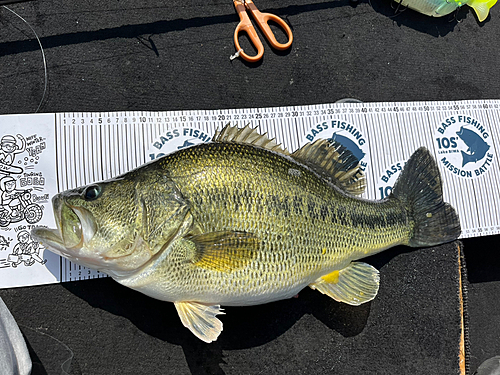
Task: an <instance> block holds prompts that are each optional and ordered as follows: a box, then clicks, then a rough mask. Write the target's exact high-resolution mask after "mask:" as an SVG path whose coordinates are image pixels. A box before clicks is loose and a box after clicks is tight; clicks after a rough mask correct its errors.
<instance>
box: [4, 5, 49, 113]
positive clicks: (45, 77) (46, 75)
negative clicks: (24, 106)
mask: <svg viewBox="0 0 500 375" xmlns="http://www.w3.org/2000/svg"><path fill="white" fill-rule="evenodd" d="M3 7H4V8H5V9H7V10H8V11H9V12H11V13H13V14H14V15H15V16H17V17H19V18H20V19H21V21H23V22H24V23H25V24H26V25H28V27H29V28H30V29H31V31H32V32H33V34H35V38H36V40H37V41H38V44H39V45H40V50H41V51H42V59H43V71H44V87H43V95H42V99H41V100H40V103H39V104H38V107H37V109H36V111H35V113H36V112H38V110H39V109H40V107H41V106H42V103H43V101H44V100H45V95H46V93H47V86H48V74H47V60H46V59H45V51H44V50H43V47H42V42H41V41H40V38H39V37H38V34H37V33H36V31H35V29H33V27H31V25H30V24H29V23H28V21H26V20H25V19H24V18H23V17H21V16H20V15H19V14H17V13H16V12H14V11H13V10H12V9H10V8H8V7H6V6H5V5H4V6H3Z"/></svg>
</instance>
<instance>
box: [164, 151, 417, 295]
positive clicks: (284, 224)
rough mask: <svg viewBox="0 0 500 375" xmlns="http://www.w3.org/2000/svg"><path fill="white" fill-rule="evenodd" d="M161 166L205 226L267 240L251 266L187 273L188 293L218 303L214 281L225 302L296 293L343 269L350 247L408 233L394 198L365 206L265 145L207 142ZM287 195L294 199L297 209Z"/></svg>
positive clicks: (369, 246)
mask: <svg viewBox="0 0 500 375" xmlns="http://www.w3.org/2000/svg"><path fill="white" fill-rule="evenodd" d="M158 165H159V166H161V168H163V169H164V170H166V171H169V172H168V173H169V176H170V178H171V179H172V180H173V181H174V182H175V184H176V185H177V186H179V187H182V188H181V189H180V190H181V192H182V194H183V196H184V197H185V199H186V200H187V201H188V202H190V210H191V214H192V215H193V219H194V221H195V222H196V223H197V224H198V225H199V226H200V227H201V228H202V231H203V232H206V233H208V232H218V231H223V230H228V229H230V230H234V231H245V232H249V233H255V234H256V236H257V237H258V238H259V239H261V241H262V242H261V248H260V250H259V251H258V252H257V254H256V258H255V259H254V260H253V261H252V263H250V264H249V266H248V267H245V268H243V269H237V270H235V271H233V272H232V273H230V274H227V273H224V272H217V271H214V270H205V269H201V270H200V269H198V270H196V272H200V273H201V274H204V275H196V276H194V275H193V277H192V278H191V277H189V279H191V280H196V282H195V281H191V283H192V286H191V288H192V289H193V290H192V294H190V295H189V296H188V297H187V298H189V299H196V300H198V301H203V302H214V301H210V300H206V298H207V295H212V294H213V293H211V292H212V291H211V288H213V287H214V285H216V286H217V288H218V290H217V296H218V297H217V298H218V301H219V302H220V303H223V304H226V305H229V304H231V303H238V304H240V303H241V302H242V301H241V300H243V299H248V294H251V295H252V296H260V295H264V294H265V293H266V292H267V291H268V290H270V289H272V290H273V291H276V288H280V289H282V290H283V293H285V294H287V293H288V294H289V293H295V292H296V288H297V287H299V286H301V285H302V286H303V285H307V284H308V283H310V282H312V281H314V280H315V279H316V278H318V277H319V276H321V274H324V272H325V270H334V268H335V267H338V268H342V267H343V266H344V265H345V263H346V262H349V261H350V260H352V259H353V257H352V253H355V254H358V255H357V256H355V257H354V259H356V258H361V257H364V256H366V255H368V254H371V253H374V252H377V251H380V250H381V249H385V248H387V247H389V246H391V245H394V244H399V243H405V242H407V240H408V238H409V236H410V232H411V228H412V227H411V225H408V222H409V218H408V216H407V215H405V213H404V210H402V208H401V207H400V206H399V205H397V204H394V202H392V201H386V202H370V201H363V204H361V205H360V204H359V200H355V199H353V198H352V197H349V196H347V195H346V194H345V193H343V192H340V191H339V190H338V189H336V188H334V187H333V186H332V185H331V184H329V183H327V182H326V181H325V180H323V179H321V178H318V175H317V174H316V173H314V172H313V171H311V170H310V169H309V168H307V167H305V166H302V165H300V164H298V163H296V162H294V161H293V160H291V158H284V157H282V156H281V155H278V154H276V153H273V152H270V151H267V150H264V149H259V148H255V147H251V146H247V145H241V144H223V143H221V144H219V143H210V144H204V145H200V147H197V148H196V149H194V148H191V149H186V150H184V151H183V152H177V153H175V154H173V155H171V156H170V157H168V156H167V157H166V158H164V159H163V160H162V161H161V163H160V164H158ZM290 169H294V170H298V171H300V174H299V175H298V174H297V173H289V171H290ZM197 197H203V199H197ZM289 202H295V206H294V207H295V208H294V209H292V205H291V204H290V203H289ZM311 228H313V230H311ZM367 230H368V231H370V235H367ZM276 254H279V257H278V256H276ZM278 259H279V260H278ZM165 263H166V264H168V267H171V266H170V264H171V263H170V262H165ZM183 277H185V276H183ZM213 280H219V281H217V282H216V283H214V282H213ZM269 280H274V281H277V280H279V282H280V284H279V285H275V284H274V283H269V282H268V281H269ZM195 283H197V285H195ZM235 287H236V288H235ZM274 294H275V293H274ZM236 296H237V297H238V300H236V301H235V300H234V298H236ZM279 297H280V296H278V297H277V296H276V295H272V296H268V297H266V298H267V299H270V300H272V299H275V298H279ZM256 298H260V297H256ZM252 302H253V301H252Z"/></svg>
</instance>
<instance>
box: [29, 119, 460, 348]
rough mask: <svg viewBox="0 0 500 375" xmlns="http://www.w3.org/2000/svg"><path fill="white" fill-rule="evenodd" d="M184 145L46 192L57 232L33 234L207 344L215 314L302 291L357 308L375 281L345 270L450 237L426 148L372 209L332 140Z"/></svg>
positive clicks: (238, 139) (246, 139) (231, 133)
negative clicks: (296, 144) (163, 310)
mask: <svg viewBox="0 0 500 375" xmlns="http://www.w3.org/2000/svg"><path fill="white" fill-rule="evenodd" d="M213 139H214V141H213V142H212V143H207V144H199V145H196V146H193V147H191V148H185V149H181V150H179V151H177V152H175V153H173V154H171V155H167V156H165V157H163V158H160V159H157V160H156V161H153V162H151V163H149V164H146V165H144V166H142V167H139V168H137V169H135V170H133V171H130V172H128V173H125V174H124V175H121V176H118V177H116V178H114V179H111V180H108V181H103V182H98V183H94V184H90V185H87V186H82V187H78V188H75V189H70V190H67V191H64V192H62V193H60V194H58V195H56V196H55V197H53V200H52V203H53V209H54V217H55V221H56V226H57V227H56V228H53V229H51V228H44V227H37V228H34V229H33V230H32V236H33V238H36V239H37V240H39V241H41V242H42V243H43V244H44V245H45V246H46V247H47V248H48V249H50V250H51V251H53V252H55V253H57V254H59V255H61V256H64V257H66V258H68V259H70V260H71V261H73V262H75V263H78V264H81V265H83V266H87V267H91V268H95V269H98V270H100V271H102V272H105V273H107V274H108V275H110V276H111V277H113V278H114V279H115V280H116V281H118V282H119V283H121V284H123V285H125V286H128V287H130V288H133V289H135V290H138V291H140V292H142V293H144V294H147V295H149V296H151V297H154V298H158V299H160V300H165V301H171V302H173V303H174V305H175V308H176V309H177V312H178V314H179V318H180V320H181V322H182V324H184V326H186V327H187V328H188V329H190V330H191V332H192V333H193V334H195V335H196V336H197V337H198V338H200V339H201V340H203V341H205V342H212V341H215V340H216V339H217V337H218V336H219V334H220V333H221V331H222V322H221V321H220V320H219V319H218V318H217V317H216V315H218V314H221V313H222V310H221V307H220V305H221V304H222V305H254V304H260V303H266V302H271V301H275V300H279V299H283V298H289V297H292V296H294V295H296V294H297V293H298V292H299V291H300V290H301V289H302V288H304V287H306V286H309V287H311V288H312V289H315V290H318V291H319V292H321V293H323V294H325V295H327V296H329V297H331V298H333V299H334V300H336V301H339V302H344V303H347V304H351V305H359V304H362V303H366V302H368V301H371V300H372V299H373V298H375V296H376V295H377V292H378V288H379V280H380V278H379V272H378V270H377V269H375V268H374V267H372V266H370V265H368V264H366V263H363V262H359V261H356V260H358V259H360V258H363V257H366V256H367V255H370V254H373V253H376V252H379V251H381V250H384V249H387V248H389V247H392V246H395V245H398V244H405V245H408V246H413V247H420V246H432V245H436V244H440V243H444V242H448V241H452V240H454V239H456V238H457V237H458V236H459V234H460V222H459V219H458V216H457V214H456V212H455V210H454V209H453V207H451V206H450V205H449V204H447V203H445V202H443V199H442V186H441V178H440V174H439V169H438V167H437V164H436V162H435V160H434V159H433V158H432V156H431V155H430V154H429V152H428V151H427V150H426V149H424V148H421V149H418V150H417V151H416V152H415V153H414V154H413V155H412V157H411V158H410V159H409V160H408V162H407V164H406V167H405V168H404V170H403V171H402V172H401V175H400V177H399V178H398V180H397V182H396V184H395V185H394V187H393V191H392V193H391V194H390V195H389V197H387V198H386V199H384V200H382V201H368V200H365V199H361V198H358V197H356V195H359V194H361V193H362V191H363V188H364V176H363V175H362V171H361V170H360V167H359V160H358V159H357V158H356V156H355V155H354V154H353V153H352V152H350V151H348V150H347V149H346V148H345V147H343V146H342V145H341V144H340V143H338V142H337V141H336V140H331V141H327V140H318V141H315V142H313V143H309V144H306V145H304V146H303V147H302V148H301V149H299V150H297V151H296V152H294V153H293V154H290V153H289V152H288V151H286V150H283V149H282V148H281V147H280V146H279V145H277V144H276V143H275V142H274V141H273V140H270V139H268V138H267V137H266V136H262V135H260V134H258V133H257V132H256V130H254V129H251V128H249V127H246V128H242V129H237V128H234V127H230V126H227V127H225V128H224V129H223V130H222V131H221V132H219V133H218V134H217V135H216V136H214V138H213Z"/></svg>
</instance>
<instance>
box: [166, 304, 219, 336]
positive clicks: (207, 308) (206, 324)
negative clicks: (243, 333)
mask: <svg viewBox="0 0 500 375" xmlns="http://www.w3.org/2000/svg"><path fill="white" fill-rule="evenodd" d="M174 305H175V308H176V310H177V313H178V314H179V318H181V322H182V324H183V325H184V327H186V328H187V329H189V330H190V331H191V332H192V333H193V334H194V335H195V336H196V337H198V338H199V339H200V340H201V341H204V342H206V343H211V342H213V341H215V340H217V338H218V337H219V335H220V333H221V332H222V322H221V321H220V320H219V319H218V318H217V317H216V315H219V314H224V312H223V311H222V309H221V307H220V305H205V304H203V303H199V302H186V301H181V302H174Z"/></svg>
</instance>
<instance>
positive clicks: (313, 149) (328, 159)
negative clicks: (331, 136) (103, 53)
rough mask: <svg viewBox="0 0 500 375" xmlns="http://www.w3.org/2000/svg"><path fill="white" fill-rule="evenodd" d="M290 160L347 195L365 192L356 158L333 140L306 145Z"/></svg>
mask: <svg viewBox="0 0 500 375" xmlns="http://www.w3.org/2000/svg"><path fill="white" fill-rule="evenodd" d="M292 158H293V159H294V160H296V161H297V162H299V163H302V164H305V165H307V166H308V167H309V168H311V169H312V170H314V171H315V172H316V173H318V174H320V175H321V176H322V177H323V178H325V179H326V180H328V181H330V182H331V183H333V184H334V185H336V186H337V187H339V188H340V189H342V190H343V191H345V192H347V193H349V194H352V195H361V194H362V193H363V192H364V191H365V186H366V180H365V174H364V173H363V171H362V169H361V166H360V164H359V160H358V158H357V157H356V156H354V154H353V153H352V152H351V151H349V150H348V149H347V148H345V147H344V146H342V144H340V143H339V142H337V141H335V140H331V141H329V140H326V139H318V140H317V141H314V142H312V143H307V144H305V145H304V146H303V147H302V148H300V149H298V150H297V151H295V152H294V153H293V154H292Z"/></svg>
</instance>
